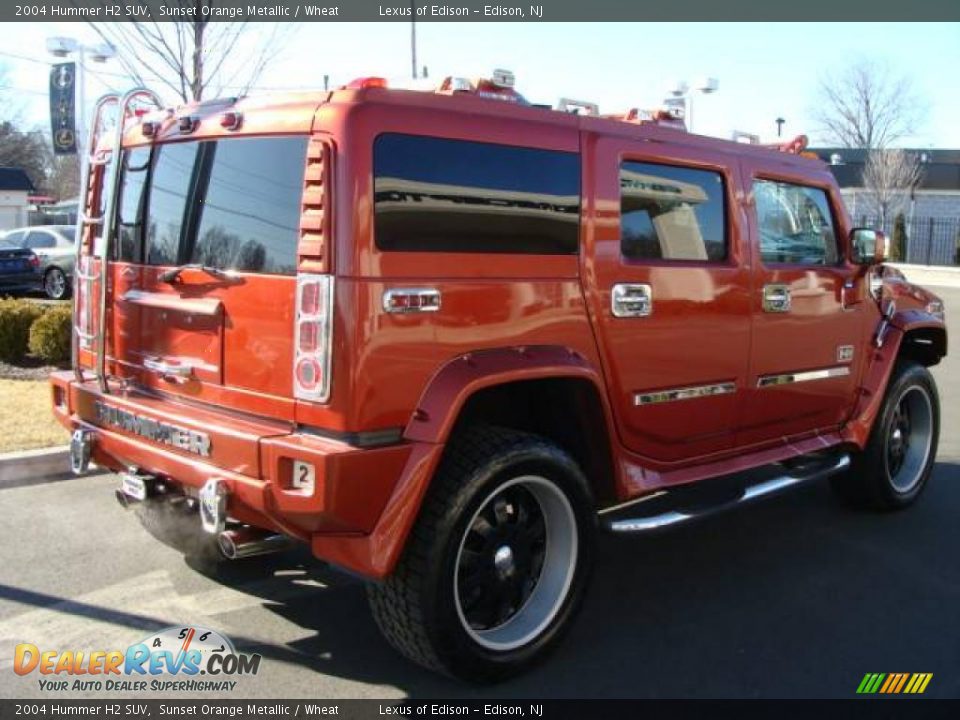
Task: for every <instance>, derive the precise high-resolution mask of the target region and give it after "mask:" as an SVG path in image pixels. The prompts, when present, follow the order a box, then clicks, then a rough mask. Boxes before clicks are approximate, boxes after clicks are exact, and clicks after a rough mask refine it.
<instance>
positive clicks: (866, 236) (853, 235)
mask: <svg viewBox="0 0 960 720" xmlns="http://www.w3.org/2000/svg"><path fill="white" fill-rule="evenodd" d="M850 250H851V257H850V259H851V260H852V261H853V262H854V263H855V264H857V265H865V266H869V265H879V264H880V263H882V262H883V261H884V260H885V259H886V257H887V238H886V237H885V236H884V234H883V233H882V232H880V231H879V230H871V229H869V228H854V229H853V230H851V231H850Z"/></svg>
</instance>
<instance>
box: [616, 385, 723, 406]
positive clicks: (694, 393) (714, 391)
mask: <svg viewBox="0 0 960 720" xmlns="http://www.w3.org/2000/svg"><path fill="white" fill-rule="evenodd" d="M736 391H737V385H736V383H735V382H733V381H732V380H731V381H728V382H722V383H714V384H712V385H694V386H691V387H682V388H674V389H672V390H658V391H656V392H642V393H634V395H633V404H634V405H639V406H642V405H656V404H659V403H665V402H676V401H677V400H695V399H696V398H704V397H713V396H714V395H729V394H731V393H735V392H736Z"/></svg>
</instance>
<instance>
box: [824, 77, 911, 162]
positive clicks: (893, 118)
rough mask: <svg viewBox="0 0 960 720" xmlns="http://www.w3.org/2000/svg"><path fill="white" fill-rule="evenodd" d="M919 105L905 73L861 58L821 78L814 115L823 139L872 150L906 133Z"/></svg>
mask: <svg viewBox="0 0 960 720" xmlns="http://www.w3.org/2000/svg"><path fill="white" fill-rule="evenodd" d="M923 106H924V104H923V102H922V101H921V99H920V98H919V97H918V96H917V94H916V93H915V92H914V90H913V88H912V84H911V82H910V79H909V78H908V77H906V76H903V75H897V74H895V73H894V72H893V71H891V70H890V68H889V67H887V66H886V65H883V64H879V63H874V62H870V61H867V60H860V61H859V62H856V63H854V64H853V65H850V66H849V67H848V68H847V69H846V70H844V71H842V72H841V73H839V74H838V75H832V76H829V77H825V78H822V79H821V81H820V90H819V97H818V101H817V106H816V109H815V110H814V119H815V120H816V122H817V123H818V125H819V126H820V127H819V130H820V134H821V135H822V136H823V140H824V141H825V142H826V143H828V144H833V145H837V146H839V147H845V148H864V149H866V150H873V149H875V148H887V147H890V146H891V145H892V144H895V143H896V142H897V141H898V140H901V139H902V138H904V137H906V136H908V135H911V134H912V133H913V132H914V131H915V129H916V126H917V123H918V122H919V120H920V117H921V116H922V114H923Z"/></svg>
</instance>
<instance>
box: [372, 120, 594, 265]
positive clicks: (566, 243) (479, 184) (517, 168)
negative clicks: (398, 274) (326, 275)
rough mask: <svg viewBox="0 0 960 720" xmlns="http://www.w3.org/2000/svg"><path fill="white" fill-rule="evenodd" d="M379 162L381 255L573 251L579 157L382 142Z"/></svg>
mask: <svg viewBox="0 0 960 720" xmlns="http://www.w3.org/2000/svg"><path fill="white" fill-rule="evenodd" d="M373 164H374V206H375V209H374V213H375V233H376V244H377V247H378V248H379V249H381V250H400V251H407V252H461V253H524V254H547V255H555V254H575V253H576V252H577V248H578V237H579V225H580V223H579V220H580V156H579V154H577V153H567V152H558V151H554V150H540V149H536V148H522V147H513V146H507V145H494V144H490V143H478V142H467V141H463V140H448V139H443V138H432V137H421V136H415V135H399V134H384V135H380V136H379V137H378V138H377V139H376V141H375V143H374V151H373Z"/></svg>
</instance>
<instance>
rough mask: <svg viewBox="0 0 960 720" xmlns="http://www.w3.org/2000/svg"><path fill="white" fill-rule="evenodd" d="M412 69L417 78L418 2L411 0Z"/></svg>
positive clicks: (414, 77)
mask: <svg viewBox="0 0 960 720" xmlns="http://www.w3.org/2000/svg"><path fill="white" fill-rule="evenodd" d="M410 70H411V72H412V73H413V79H414V80H416V79H417V4H416V2H415V0H410Z"/></svg>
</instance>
